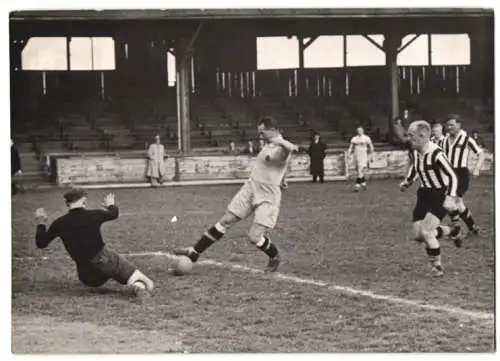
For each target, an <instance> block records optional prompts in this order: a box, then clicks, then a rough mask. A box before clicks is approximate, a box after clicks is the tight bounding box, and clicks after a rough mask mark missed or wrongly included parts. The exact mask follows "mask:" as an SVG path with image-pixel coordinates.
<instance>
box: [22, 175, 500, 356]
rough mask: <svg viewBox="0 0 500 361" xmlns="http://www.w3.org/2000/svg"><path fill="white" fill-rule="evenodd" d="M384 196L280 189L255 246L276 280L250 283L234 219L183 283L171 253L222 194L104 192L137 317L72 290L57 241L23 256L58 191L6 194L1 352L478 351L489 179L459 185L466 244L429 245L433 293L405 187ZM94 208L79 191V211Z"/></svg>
mask: <svg viewBox="0 0 500 361" xmlns="http://www.w3.org/2000/svg"><path fill="white" fill-rule="evenodd" d="M398 184H399V181H398V180H377V181H373V182H372V183H371V184H369V189H368V191H367V192H361V193H354V192H352V185H353V184H351V183H345V182H329V183H325V184H311V183H292V184H290V188H289V190H288V191H287V192H286V193H285V194H284V195H283V204H282V210H281V213H280V217H279V220H278V224H277V227H276V229H275V230H274V231H273V232H272V234H271V239H272V240H273V242H275V243H276V245H277V246H278V247H279V249H280V251H281V254H282V259H283V262H282V265H281V267H280V269H279V272H278V273H276V274H265V273H263V272H261V270H263V269H264V267H265V265H266V263H267V259H266V256H265V255H264V254H263V253H262V252H261V251H259V250H257V249H256V248H255V247H254V246H253V245H251V244H250V243H249V242H248V241H247V238H246V232H247V231H248V228H249V225H250V222H251V219H248V220H245V221H242V222H241V223H240V224H238V225H237V226H235V227H234V228H233V229H231V230H230V231H229V232H228V233H227V236H226V237H225V238H224V239H223V240H222V241H220V242H219V243H217V244H215V245H214V246H213V247H211V248H210V249H209V250H208V251H207V252H206V253H205V254H203V257H202V258H200V261H201V262H200V263H199V264H196V265H195V267H194V269H193V271H192V272H191V273H190V274H189V275H185V276H172V275H171V272H169V267H171V266H172V258H171V257H170V253H171V251H172V250H173V249H175V248H179V247H185V246H190V245H192V244H193V243H194V242H195V241H196V240H197V239H198V238H199V237H200V235H201V234H202V233H203V232H204V231H205V230H206V228H207V227H209V226H211V225H212V224H213V223H214V222H215V221H217V219H218V218H219V217H220V216H221V215H222V214H223V212H224V210H225V208H226V205H227V204H228V202H229V201H230V199H231V197H232V196H233V195H234V194H235V192H236V191H237V190H238V186H237V185H224V186H197V187H194V186H188V187H169V188H160V189H118V190H113V193H115V194H116V201H117V205H118V206H119V208H120V213H121V214H120V217H119V219H118V220H117V221H114V222H108V223H105V224H104V225H103V227H102V231H103V236H104V238H105V241H106V243H107V244H108V245H109V246H110V247H111V248H113V249H115V250H116V251H118V252H120V253H122V254H124V255H128V259H129V260H131V261H132V262H133V263H134V264H136V265H137V266H138V267H139V268H140V269H141V270H143V271H144V272H145V273H146V274H147V275H148V276H150V277H151V278H152V279H153V280H154V281H155V283H156V285H157V289H156V290H155V293H154V295H153V297H152V299H151V300H149V301H148V302H146V303H144V304H140V303H138V302H136V300H135V299H134V298H133V297H132V296H131V295H129V294H127V293H125V292H122V291H121V287H120V286H119V285H118V284H117V283H115V282H114V281H110V282H108V283H107V284H106V285H105V286H104V287H103V288H102V289H98V290H91V289H88V288H85V287H84V286H83V285H81V284H79V282H78V279H77V276H76V268H75V266H74V265H73V263H72V261H71V260H70V259H69V256H67V255H66V253H65V251H64V249H63V246H62V243H61V242H60V241H59V240H57V241H54V242H53V243H52V244H51V245H49V247H48V248H47V249H45V250H37V249H36V247H35V242H34V234H35V221H34V211H35V209H36V208H37V207H45V208H46V210H47V211H48V212H49V217H50V220H53V219H54V218H55V217H56V216H59V215H62V214H63V213H64V212H66V208H65V205H64V202H63V198H62V194H63V190H47V191H40V192H36V193H35V192H27V193H23V194H19V195H17V196H16V197H15V198H14V199H13V201H12V217H13V220H12V227H13V229H12V235H13V239H12V252H13V261H12V272H13V274H12V282H13V285H12V291H13V294H12V336H13V346H12V347H13V352H14V353H84V352H85V353H89V352H92V353H116V352H120V353H146V352H154V353H160V352H188V353H197V352H361V351H363V352H367V351H374V352H397V351H413V352H427V351H432V352H440V351H448V352H453V351H458V352H470V351H472V352H492V351H494V350H495V344H494V343H495V339H494V269H495V267H494V266H495V257H494V217H493V215H494V213H493V195H494V192H493V191H494V189H493V188H494V182H493V178H492V177H488V176H485V177H480V178H478V179H475V180H474V181H473V183H472V186H471V189H470V190H469V193H468V194H467V197H466V201H467V203H468V205H469V206H470V208H471V210H472V212H473V215H474V217H475V219H476V222H477V223H478V225H479V226H480V228H481V234H480V235H479V236H469V237H467V238H466V240H465V242H464V247H463V248H461V249H457V248H455V246H454V245H453V243H452V242H450V241H448V240H446V239H445V240H442V242H441V248H442V255H443V265H444V267H445V276H444V277H443V278H440V279H433V278H432V277H431V274H430V267H429V264H428V262H427V258H426V255H425V251H424V249H423V248H422V247H423V246H422V245H419V244H417V243H416V242H415V241H413V240H412V238H411V227H410V226H411V212H412V209H413V206H414V203H415V196H416V194H415V193H416V186H413V187H412V189H410V190H409V191H407V192H406V193H401V192H400V191H399V189H398ZM106 193H107V191H106V190H91V191H89V197H90V206H91V207H100V206H101V202H102V199H103V197H104V195H105V194H106ZM174 215H175V216H177V218H178V221H177V222H175V223H171V222H170V220H171V219H172V217H173V216H174ZM446 222H447V221H446ZM462 225H463V224H462ZM463 227H465V226H463Z"/></svg>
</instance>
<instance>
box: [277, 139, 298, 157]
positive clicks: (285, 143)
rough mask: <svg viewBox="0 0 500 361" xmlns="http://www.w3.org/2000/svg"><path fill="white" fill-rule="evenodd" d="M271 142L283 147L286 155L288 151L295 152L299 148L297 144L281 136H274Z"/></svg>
mask: <svg viewBox="0 0 500 361" xmlns="http://www.w3.org/2000/svg"><path fill="white" fill-rule="evenodd" d="M271 143H273V144H276V145H279V146H280V147H281V148H283V149H284V150H285V152H286V153H287V155H288V153H291V152H297V151H298V150H299V146H298V145H295V144H293V143H292V142H289V141H288V140H286V139H284V138H281V137H276V138H273V139H271Z"/></svg>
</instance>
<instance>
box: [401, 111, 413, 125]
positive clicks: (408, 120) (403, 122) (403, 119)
mask: <svg viewBox="0 0 500 361" xmlns="http://www.w3.org/2000/svg"><path fill="white" fill-rule="evenodd" d="M400 119H401V125H402V126H403V127H405V128H406V127H408V126H409V125H410V123H411V117H410V111H409V110H408V109H405V110H403V115H402V117H401V118H400Z"/></svg>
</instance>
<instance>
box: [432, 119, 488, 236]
mask: <svg viewBox="0 0 500 361" xmlns="http://www.w3.org/2000/svg"><path fill="white" fill-rule="evenodd" d="M446 128H447V130H448V134H447V135H446V136H445V138H444V140H443V146H442V148H443V151H444V152H445V154H446V156H447V157H448V159H449V161H450V163H451V165H452V167H453V170H454V171H455V173H456V174H457V177H458V190H457V195H458V199H457V208H458V210H456V211H453V212H452V213H451V214H450V216H451V219H452V221H453V222H454V223H459V222H460V218H462V220H463V221H464V222H465V224H466V225H467V228H468V229H469V231H470V232H472V233H474V234H477V233H478V232H479V229H478V227H477V226H476V224H475V222H474V219H473V218H472V213H471V211H470V210H469V208H468V207H467V206H466V205H465V203H464V200H463V197H464V195H465V193H466V192H467V190H468V189H469V183H470V176H469V164H468V162H469V152H470V151H471V150H472V151H473V152H474V153H475V154H476V155H477V156H478V160H477V162H476V166H475V167H474V169H473V171H472V174H473V176H478V175H479V170H480V169H481V167H482V165H483V162H484V152H483V150H482V149H481V148H480V147H479V146H478V145H477V143H476V141H475V140H474V138H472V137H470V136H469V135H468V134H467V132H466V131H465V130H463V129H461V124H460V122H459V120H458V116H456V115H451V116H449V117H448V120H447V122H446Z"/></svg>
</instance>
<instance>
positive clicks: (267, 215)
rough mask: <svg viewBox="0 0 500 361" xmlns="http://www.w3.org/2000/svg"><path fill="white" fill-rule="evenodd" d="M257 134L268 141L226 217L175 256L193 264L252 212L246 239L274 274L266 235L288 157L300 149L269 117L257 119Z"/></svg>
mask: <svg viewBox="0 0 500 361" xmlns="http://www.w3.org/2000/svg"><path fill="white" fill-rule="evenodd" d="M257 131H258V133H259V135H260V136H261V137H262V138H264V139H265V140H266V141H267V144H266V145H265V146H264V147H263V148H262V150H261V151H260V152H259V154H258V155H257V157H256V158H255V161H254V164H253V168H252V171H251V173H250V177H249V179H248V180H247V181H246V182H245V183H244V184H243V186H242V187H241V188H240V190H239V192H238V193H236V195H235V196H234V197H233V199H232V200H231V202H230V203H229V205H228V207H227V210H226V212H225V214H224V215H223V216H222V217H221V218H220V219H219V221H218V222H217V223H215V224H214V225H213V226H212V227H210V228H209V229H208V230H207V231H206V232H205V233H204V234H203V235H202V236H201V238H200V239H199V240H198V241H197V242H196V244H195V245H194V246H193V247H189V248H187V249H181V250H177V251H175V252H174V253H175V254H177V255H184V256H187V257H189V258H190V259H191V260H192V261H193V262H196V261H197V260H198V258H199V256H200V255H201V254H202V253H203V252H204V251H205V250H206V249H207V248H209V247H210V246H211V245H213V244H214V243H215V242H217V241H218V240H220V239H221V238H222V237H223V236H224V235H225V234H226V232H227V231H228V230H229V229H230V228H231V227H233V226H234V225H235V224H236V223H238V222H239V221H241V220H243V219H245V218H247V217H248V216H249V215H251V214H252V213H253V215H254V220H253V224H252V225H251V227H250V230H249V232H248V239H249V241H250V242H251V243H253V244H254V245H255V246H256V247H257V248H259V249H260V250H261V251H263V252H264V253H265V254H266V255H267V256H268V257H269V262H268V265H267V269H266V270H267V271H269V272H274V271H276V270H277V269H278V266H279V264H280V255H279V251H278V248H277V247H276V245H275V244H274V243H272V242H271V240H270V238H269V236H268V233H269V231H270V230H272V229H273V228H274V226H275V225H276V221H277V220H278V214H279V211H280V207H281V191H282V190H284V189H286V188H287V185H286V180H285V176H286V172H287V169H288V165H289V161H290V158H291V155H292V153H293V152H294V151H297V150H299V147H298V146H297V145H295V144H293V143H290V142H289V141H287V140H286V139H284V138H283V137H282V136H281V134H280V132H279V130H278V125H277V122H276V120H275V119H274V118H272V117H264V118H262V119H261V120H260V122H259V124H258V127H257Z"/></svg>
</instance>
